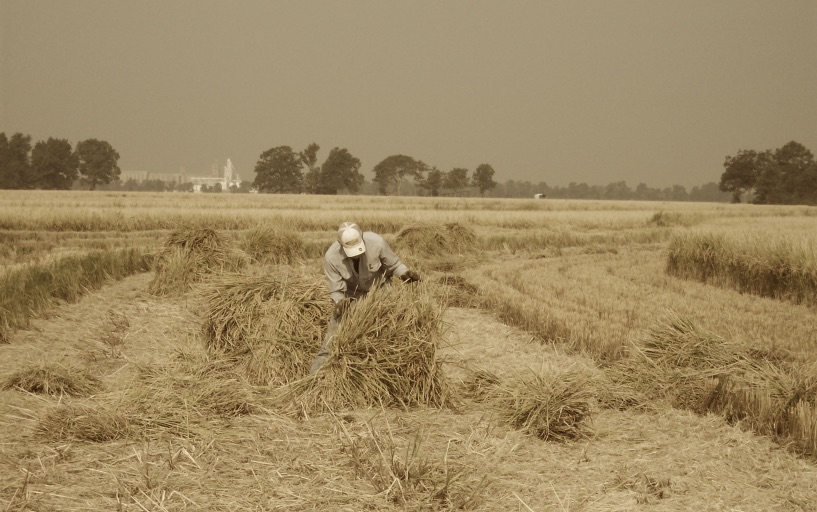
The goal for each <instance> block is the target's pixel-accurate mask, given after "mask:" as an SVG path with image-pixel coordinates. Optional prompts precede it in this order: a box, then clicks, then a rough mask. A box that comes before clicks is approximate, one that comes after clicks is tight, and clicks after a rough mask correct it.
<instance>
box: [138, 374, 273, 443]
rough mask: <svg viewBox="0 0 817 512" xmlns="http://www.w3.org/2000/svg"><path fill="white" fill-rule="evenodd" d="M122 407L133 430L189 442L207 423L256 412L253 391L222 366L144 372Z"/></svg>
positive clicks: (241, 379) (239, 377)
mask: <svg viewBox="0 0 817 512" xmlns="http://www.w3.org/2000/svg"><path fill="white" fill-rule="evenodd" d="M123 403H124V404H126V406H127V410H128V413H127V416H128V418H129V419H130V422H131V424H133V425H135V426H138V428H139V430H140V431H141V432H142V433H143V434H146V435H158V434H162V433H167V432H170V433H173V434H176V435H183V436H191V435H195V431H196V429H197V427H198V426H199V425H202V424H204V423H206V422H207V421H209V420H212V419H215V418H219V417H221V418H224V417H236V416H243V415H246V414H252V413H253V412H256V410H257V405H256V400H255V396H254V394H253V388H252V386H251V385H249V384H248V383H247V382H246V380H245V379H243V378H242V377H241V376H240V375H238V374H237V373H236V372H235V371H233V370H232V369H231V368H230V367H229V365H227V364H224V363H223V362H209V363H208V362H204V363H202V364H196V365H194V366H191V367H187V365H184V364H179V363H178V362H174V363H172V364H168V365H163V366H160V367H150V368H142V369H141V371H140V374H139V379H138V381H137V382H136V385H135V386H134V387H132V388H131V389H129V390H128V391H127V392H126V394H125V398H124V399H123Z"/></svg>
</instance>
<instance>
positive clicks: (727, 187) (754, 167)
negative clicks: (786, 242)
mask: <svg viewBox="0 0 817 512" xmlns="http://www.w3.org/2000/svg"><path fill="white" fill-rule="evenodd" d="M723 167H724V171H723V174H721V181H720V189H721V190H722V191H724V192H729V193H731V194H732V202H735V203H739V202H741V200H742V198H743V196H744V195H746V197H747V199H748V200H749V201H751V202H752V203H755V204H809V205H813V204H817V163H815V161H814V155H813V154H812V153H811V151H809V150H808V149H807V148H806V147H805V146H803V145H802V144H800V143H799V142H795V141H791V142H789V143H787V144H785V145H783V146H782V147H779V148H777V149H773V150H772V149H767V150H765V151H756V150H754V149H741V150H739V151H738V153H737V154H736V155H735V156H727V157H726V160H725V161H724V163H723Z"/></svg>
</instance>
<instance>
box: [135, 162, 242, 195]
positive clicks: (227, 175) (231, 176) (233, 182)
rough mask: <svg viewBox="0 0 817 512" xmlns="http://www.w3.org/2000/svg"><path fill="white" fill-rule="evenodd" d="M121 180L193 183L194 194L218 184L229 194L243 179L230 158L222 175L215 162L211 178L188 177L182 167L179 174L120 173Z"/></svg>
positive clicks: (211, 170) (179, 183)
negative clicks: (203, 187) (231, 188)
mask: <svg viewBox="0 0 817 512" xmlns="http://www.w3.org/2000/svg"><path fill="white" fill-rule="evenodd" d="M119 180H120V181H122V182H125V181H128V180H134V181H137V182H142V181H147V180H160V181H165V182H174V183H176V184H178V185H181V184H182V183H192V184H193V192H201V188H202V186H204V185H207V186H208V187H214V186H216V184H220V185H221V191H222V192H229V191H230V187H238V186H240V185H241V178H240V177H239V175H238V173H237V172H236V170H235V168H234V167H233V163H232V162H231V161H230V159H229V158H228V159H227V164H226V165H224V167H223V172H222V173H221V174H219V172H218V162H213V165H212V166H211V167H210V176H188V175H187V171H186V170H185V168H184V167H182V168H181V170H180V171H179V172H148V171H120V173H119Z"/></svg>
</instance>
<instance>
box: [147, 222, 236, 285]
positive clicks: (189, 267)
mask: <svg viewBox="0 0 817 512" xmlns="http://www.w3.org/2000/svg"><path fill="white" fill-rule="evenodd" d="M246 265H247V257H246V255H245V254H244V253H242V252H240V251H236V250H232V249H230V248H229V245H228V244H227V243H226V242H225V241H224V240H223V239H222V238H221V236H219V234H218V233H216V231H214V230H213V229H210V228H190V229H183V230H179V231H175V232H173V233H171V234H170V235H169V236H168V238H167V239H166V240H165V242H164V245H163V246H162V248H161V249H159V251H157V253H156V254H155V256H154V260H153V270H154V272H155V275H154V277H153V280H152V281H151V282H150V283H149V284H148V291H149V292H150V293H151V294H153V295H171V294H179V293H184V292H186V291H188V290H190V288H191V287H192V285H193V283H197V282H199V281H202V280H203V279H204V278H205V277H206V276H207V275H209V274H213V273H216V272H226V271H235V270H239V269H241V268H244V267H245V266H246Z"/></svg>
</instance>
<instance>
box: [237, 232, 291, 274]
mask: <svg viewBox="0 0 817 512" xmlns="http://www.w3.org/2000/svg"><path fill="white" fill-rule="evenodd" d="M241 247H242V249H244V252H246V253H247V254H248V255H249V256H250V257H251V258H252V259H253V261H257V262H261V263H270V264H273V265H288V264H290V263H293V262H295V261H297V260H298V259H299V258H301V257H303V256H304V253H305V248H304V242H303V240H302V239H301V237H300V236H299V235H298V233H296V232H295V231H292V230H291V229H286V228H281V227H275V226H270V225H267V224H261V225H258V226H256V227H255V228H253V229H250V230H249V231H247V233H246V234H245V235H244V238H243V239H242V241H241Z"/></svg>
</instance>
